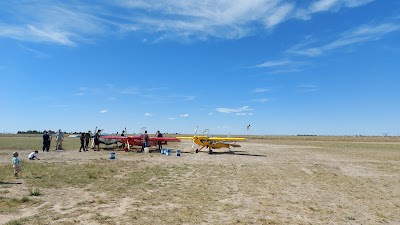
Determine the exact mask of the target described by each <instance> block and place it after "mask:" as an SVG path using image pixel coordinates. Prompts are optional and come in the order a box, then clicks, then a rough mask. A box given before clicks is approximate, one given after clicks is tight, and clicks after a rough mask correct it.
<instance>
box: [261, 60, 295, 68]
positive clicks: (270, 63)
mask: <svg viewBox="0 0 400 225" xmlns="http://www.w3.org/2000/svg"><path fill="white" fill-rule="evenodd" d="M291 63H292V62H291V61H290V60H281V61H266V62H264V63H261V64H258V65H256V67H277V66H285V65H288V64H291Z"/></svg>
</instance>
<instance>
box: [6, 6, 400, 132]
mask: <svg viewBox="0 0 400 225" xmlns="http://www.w3.org/2000/svg"><path fill="white" fill-rule="evenodd" d="M399 59H400V2H399V1H378V0H310V1H293V0H292V1H289V0H236V1H228V0H204V1H187V0H173V1H163V0H109V1H105V0H104V1H103V0H97V1H74V0H70V1H57V0H51V1H47V0H41V1H35V0H20V1H1V2H0V94H1V110H0V132H17V131H20V130H22V131H25V130H33V129H36V130H44V129H52V130H57V129H59V128H61V129H62V130H64V131H86V130H88V129H90V130H92V131H93V130H94V128H95V127H96V126H98V127H100V128H102V129H104V130H105V132H109V133H111V132H117V131H119V132H120V131H121V130H122V129H123V128H125V127H126V128H127V130H128V133H133V132H135V133H138V132H139V131H140V129H141V128H142V127H146V128H147V130H148V131H149V132H150V133H154V132H155V131H156V130H158V129H159V130H160V131H161V132H170V133H172V132H178V133H193V132H194V129H195V127H196V126H199V131H203V130H205V129H210V130H211V131H210V133H213V134H233V135H237V134H248V133H250V134H261V135H264V134H266V135H296V134H317V135H382V134H383V133H388V134H389V135H396V136H397V135H398V134H399V133H400V123H399V122H400V119H399V115H400V108H399V107H400V106H399V99H400V91H399V83H400V77H399V71H400V70H399V69H400V61H399ZM249 124H250V125H251V126H250V130H249V131H247V129H246V126H247V125H249Z"/></svg>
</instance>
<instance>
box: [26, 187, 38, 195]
mask: <svg viewBox="0 0 400 225" xmlns="http://www.w3.org/2000/svg"><path fill="white" fill-rule="evenodd" d="M39 195H40V190H39V188H35V189H29V196H39Z"/></svg>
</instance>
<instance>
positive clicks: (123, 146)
mask: <svg viewBox="0 0 400 225" xmlns="http://www.w3.org/2000/svg"><path fill="white" fill-rule="evenodd" d="M124 136H125V130H122V132H121V137H124ZM121 148H122V149H125V142H122V145H121Z"/></svg>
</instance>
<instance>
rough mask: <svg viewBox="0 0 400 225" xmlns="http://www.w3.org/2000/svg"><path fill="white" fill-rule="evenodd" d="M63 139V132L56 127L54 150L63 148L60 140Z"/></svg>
mask: <svg viewBox="0 0 400 225" xmlns="http://www.w3.org/2000/svg"><path fill="white" fill-rule="evenodd" d="M63 140H64V133H63V132H62V131H61V129H58V131H57V133H56V141H57V144H56V150H63V147H62V142H63Z"/></svg>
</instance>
